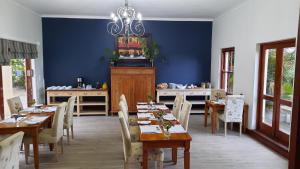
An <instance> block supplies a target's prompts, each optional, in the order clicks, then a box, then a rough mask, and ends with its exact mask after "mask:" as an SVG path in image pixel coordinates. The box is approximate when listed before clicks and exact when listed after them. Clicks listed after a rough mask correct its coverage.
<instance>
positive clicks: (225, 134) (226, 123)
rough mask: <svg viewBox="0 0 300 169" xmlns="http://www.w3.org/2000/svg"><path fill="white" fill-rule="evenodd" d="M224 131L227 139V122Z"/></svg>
mask: <svg viewBox="0 0 300 169" xmlns="http://www.w3.org/2000/svg"><path fill="white" fill-rule="evenodd" d="M224 130H225V137H226V135H227V123H226V122H225V125H224Z"/></svg>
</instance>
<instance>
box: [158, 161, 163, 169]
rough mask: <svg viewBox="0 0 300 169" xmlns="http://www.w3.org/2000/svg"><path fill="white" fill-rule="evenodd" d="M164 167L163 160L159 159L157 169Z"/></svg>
mask: <svg viewBox="0 0 300 169" xmlns="http://www.w3.org/2000/svg"><path fill="white" fill-rule="evenodd" d="M163 168H164V162H163V161H160V162H159V169H163Z"/></svg>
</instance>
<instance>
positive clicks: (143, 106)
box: [136, 105, 149, 110]
mask: <svg viewBox="0 0 300 169" xmlns="http://www.w3.org/2000/svg"><path fill="white" fill-rule="evenodd" d="M136 108H137V109H138V110H139V109H149V106H148V105H137V106H136Z"/></svg>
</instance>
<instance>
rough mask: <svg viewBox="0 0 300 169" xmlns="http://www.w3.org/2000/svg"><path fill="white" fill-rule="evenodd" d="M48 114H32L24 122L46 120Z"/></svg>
mask: <svg viewBox="0 0 300 169" xmlns="http://www.w3.org/2000/svg"><path fill="white" fill-rule="evenodd" d="M47 118H48V116H31V117H30V118H27V119H26V120H24V123H27V124H38V123H41V122H43V121H44V120H46V119H47Z"/></svg>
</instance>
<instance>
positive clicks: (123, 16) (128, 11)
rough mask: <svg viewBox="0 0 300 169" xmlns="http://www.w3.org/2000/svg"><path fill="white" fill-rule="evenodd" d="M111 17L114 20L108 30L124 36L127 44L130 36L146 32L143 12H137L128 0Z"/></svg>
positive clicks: (112, 33) (109, 24)
mask: <svg viewBox="0 0 300 169" xmlns="http://www.w3.org/2000/svg"><path fill="white" fill-rule="evenodd" d="M110 17H111V19H112V21H111V22H109V23H108V24H107V31H108V32H109V33H110V34H111V35H113V36H122V37H124V38H125V44H126V46H127V45H128V40H129V37H130V36H143V35H144V33H145V28H144V25H143V23H142V15H141V13H136V11H135V9H134V8H132V7H130V6H128V0H125V6H124V7H119V8H118V10H117V12H116V13H111V15H110Z"/></svg>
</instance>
